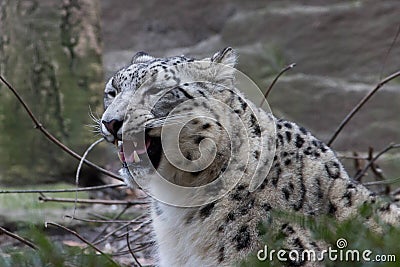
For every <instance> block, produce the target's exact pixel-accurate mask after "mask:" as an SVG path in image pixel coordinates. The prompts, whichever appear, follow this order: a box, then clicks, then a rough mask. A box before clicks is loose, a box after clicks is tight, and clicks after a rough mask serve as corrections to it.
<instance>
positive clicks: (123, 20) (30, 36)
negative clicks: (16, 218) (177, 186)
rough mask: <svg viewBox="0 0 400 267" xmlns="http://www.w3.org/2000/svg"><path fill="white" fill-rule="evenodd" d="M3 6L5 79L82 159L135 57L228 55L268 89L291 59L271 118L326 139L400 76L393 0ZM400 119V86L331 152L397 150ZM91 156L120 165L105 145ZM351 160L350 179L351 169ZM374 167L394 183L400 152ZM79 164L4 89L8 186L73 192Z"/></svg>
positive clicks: (29, 2) (0, 168) (0, 29)
mask: <svg viewBox="0 0 400 267" xmlns="http://www.w3.org/2000/svg"><path fill="white" fill-rule="evenodd" d="M0 5H1V8H0V73H1V75H3V76H4V77H5V78H6V79H7V80H8V81H9V82H10V83H11V84H12V85H14V86H15V88H17V89H18V91H19V92H20V94H21V96H22V97H23V99H24V100H25V101H26V102H27V103H28V104H29V106H30V107H31V108H32V111H33V112H34V113H35V114H36V115H37V117H38V119H39V120H40V121H41V122H42V123H43V125H44V126H45V127H46V128H47V129H48V130H49V131H50V132H52V133H53V134H54V135H55V136H56V137H57V138H59V139H60V140H61V141H62V142H64V143H65V144H67V145H68V146H70V147H71V148H73V149H74V150H75V151H76V152H78V153H80V154H82V153H83V151H84V150H85V149H86V148H87V147H88V146H89V145H90V144H91V143H92V142H94V141H95V140H96V139H98V138H99V137H100V136H98V135H97V136H96V133H93V131H92V130H93V129H92V128H91V127H88V125H89V124H93V123H94V122H93V121H92V120H91V119H90V116H89V113H93V114H94V116H96V117H100V116H101V114H102V97H103V92H102V91H103V87H104V84H105V82H106V80H107V79H108V78H109V77H110V76H111V75H112V74H113V73H114V72H115V71H116V70H118V69H119V68H121V67H122V66H125V65H127V64H128V63H129V62H130V59H131V57H132V56H133V55H134V54H135V53H136V52H138V51H146V52H148V53H150V54H152V55H153V56H158V57H164V56H172V55H180V54H185V55H188V56H193V57H199V58H201V57H208V56H210V55H212V54H213V53H214V52H215V51H217V50H219V49H221V48H224V47H226V46H232V47H233V48H234V49H236V50H237V51H238V53H239V64H238V69H239V70H241V71H242V72H244V73H245V74H247V75H248V76H249V77H250V78H252V79H253V80H254V81H255V82H256V83H257V84H258V86H259V87H260V88H262V89H265V88H267V87H268V85H269V84H270V82H271V81H272V79H273V78H274V77H275V76H276V74H277V73H278V72H279V71H280V70H281V69H282V68H283V67H284V66H286V65H288V64H289V63H293V62H296V63H297V67H295V68H294V69H293V70H291V71H289V72H287V73H286V74H285V75H284V76H283V77H281V78H280V79H279V81H278V83H277V84H276V85H275V87H274V90H273V92H272V93H271V94H270V96H269V98H268V103H269V104H270V107H271V109H272V110H273V112H274V114H275V115H276V116H278V117H282V118H285V119H288V120H292V121H295V122H297V123H298V124H300V125H302V126H304V127H306V128H308V129H310V130H311V131H312V132H313V133H314V134H315V135H316V136H317V137H318V138H320V139H321V140H323V141H328V140H329V137H330V136H331V134H332V133H333V132H334V130H335V128H336V127H337V126H338V125H339V123H340V122H341V120H342V119H343V118H344V117H345V115H346V114H347V113H348V112H349V111H350V110H351V109H352V107H354V106H355V105H356V104H357V103H358V102H359V100H360V99H361V98H362V97H363V96H364V95H366V94H367V93H368V91H370V90H372V89H373V88H374V87H375V85H376V84H377V83H378V82H379V80H381V79H382V78H383V77H385V76H387V75H389V74H391V73H392V72H394V71H396V70H399V69H400V61H399V59H400V40H397V42H396V43H394V44H393V45H392V42H393V40H394V39H395V37H396V33H397V32H398V29H399V27H400V17H399V10H400V2H399V1H396V0H393V1H375V0H365V1H334V0H332V1H322V0H319V1H318V0H307V1H286V0H283V1H282V0H279V1H278V0H277V1H261V0H252V1H241V0H230V1H228V0H219V1H212V0H195V1H172V0H136V1H130V0H115V1H108V0H63V1H53V0H40V1H39V0H0ZM399 114H400V80H399V79H397V80H395V81H392V82H391V83H390V84H388V85H386V86H385V87H384V88H382V89H381V90H380V91H379V92H378V93H377V94H376V95H375V96H374V97H373V99H372V100H371V101H369V102H368V103H367V104H366V105H365V106H364V108H363V109H362V110H361V111H360V112H359V113H358V114H357V115H356V116H355V117H354V118H353V120H352V121H351V122H350V123H349V124H348V125H347V126H346V127H345V129H344V130H343V132H342V133H341V134H340V135H339V137H338V138H337V140H336V141H335V142H334V143H333V145H332V148H333V149H335V150H337V151H338V153H339V154H341V155H352V152H353V151H357V152H359V155H366V152H367V151H368V149H369V147H373V149H374V151H379V150H381V149H383V148H384V147H386V146H387V145H388V144H389V143H392V142H397V143H399V142H400V119H399ZM89 159H90V160H92V161H94V162H97V163H99V164H100V165H102V166H105V167H106V168H108V169H110V170H112V171H115V170H117V169H118V168H119V164H118V162H117V160H116V156H115V153H114V151H113V150H112V148H111V147H110V146H109V145H108V144H101V145H100V146H99V147H97V148H96V149H95V150H94V151H93V152H92V153H91V154H90V155H89ZM344 161H345V163H346V166H347V167H348V168H349V172H350V174H352V175H353V174H354V173H355V171H354V168H353V164H354V162H353V160H344ZM379 164H380V167H381V169H382V170H383V171H384V173H385V177H386V178H388V179H393V178H399V175H400V153H399V151H396V150H392V151H390V153H387V154H385V155H384V156H383V157H382V158H381V159H380V161H379ZM77 165H78V162H77V161H76V160H75V159H72V158H71V157H70V156H68V155H67V154H66V153H65V152H63V151H61V150H60V149H59V148H58V147H56V146H55V145H54V144H52V143H50V142H49V141H48V140H47V139H45V138H44V137H43V135H42V134H41V133H40V132H39V131H38V130H36V129H34V128H33V123H32V122H31V120H30V119H29V118H28V116H27V115H26V113H25V111H24V110H23V109H22V107H21V105H20V104H19V103H18V102H17V101H16V99H15V97H14V96H13V95H12V94H11V92H10V91H9V90H8V89H7V88H6V87H5V86H4V85H3V84H0V186H1V189H4V188H19V187H21V186H25V187H28V188H33V187H34V186H37V185H42V184H44V183H46V184H51V185H50V187H51V186H55V185H56V184H58V183H60V182H62V183H63V185H64V183H67V184H68V183H73V182H74V180H75V170H76V167H77ZM103 182H104V179H103V178H102V176H101V175H100V174H99V173H96V172H95V171H93V170H91V169H89V168H85V169H84V170H83V174H82V176H81V184H82V185H93V184H99V183H103ZM57 186H58V187H60V186H59V185H57ZM61 187H62V186H61ZM16 198H17V197H16ZM6 200H7V201H8V202H6ZM0 201H3V202H0V203H1V204H0V214H7V213H8V212H9V211H10V210H14V209H15V206H14V204H10V195H7V197H6V198H5V197H4V195H3V196H2V195H0ZM11 202H12V201H11ZM2 217H4V218H3V220H6V219H5V217H6V216H2V215H0V219H1V218H2Z"/></svg>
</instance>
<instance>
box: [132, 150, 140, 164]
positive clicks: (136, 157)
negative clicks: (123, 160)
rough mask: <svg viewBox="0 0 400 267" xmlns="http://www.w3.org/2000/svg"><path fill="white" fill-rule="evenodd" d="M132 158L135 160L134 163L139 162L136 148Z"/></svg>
mask: <svg viewBox="0 0 400 267" xmlns="http://www.w3.org/2000/svg"><path fill="white" fill-rule="evenodd" d="M133 160H134V161H135V163H139V162H140V158H139V155H138V153H137V152H136V150H134V151H133Z"/></svg>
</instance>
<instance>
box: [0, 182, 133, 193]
mask: <svg viewBox="0 0 400 267" xmlns="http://www.w3.org/2000/svg"><path fill="white" fill-rule="evenodd" d="M121 186H126V184H106V185H98V186H89V187H81V188H73V189H27V190H0V194H26V193H66V192H76V191H78V192H81V191H97V190H100V189H106V188H116V187H121Z"/></svg>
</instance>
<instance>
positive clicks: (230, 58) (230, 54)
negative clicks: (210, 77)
mask: <svg viewBox="0 0 400 267" xmlns="http://www.w3.org/2000/svg"><path fill="white" fill-rule="evenodd" d="M236 61H237V54H236V51H235V50H233V49H232V47H226V48H224V49H222V50H221V51H218V52H217V53H215V54H214V55H213V56H212V57H211V62H215V63H221V64H224V65H227V66H229V67H232V68H233V67H235V65H236Z"/></svg>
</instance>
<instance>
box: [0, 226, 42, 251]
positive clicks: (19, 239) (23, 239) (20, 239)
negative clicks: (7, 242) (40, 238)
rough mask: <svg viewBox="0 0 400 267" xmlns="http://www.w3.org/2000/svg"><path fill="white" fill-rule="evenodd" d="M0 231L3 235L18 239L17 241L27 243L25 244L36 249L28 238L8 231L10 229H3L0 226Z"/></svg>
mask: <svg viewBox="0 0 400 267" xmlns="http://www.w3.org/2000/svg"><path fill="white" fill-rule="evenodd" d="M0 233H4V234H5V235H8V236H9V237H12V238H14V239H16V240H18V241H19V242H21V243H23V244H25V245H27V246H28V247H30V248H33V249H35V250H37V249H38V247H37V246H36V245H35V244H33V243H32V242H31V241H29V240H27V239H25V238H23V237H20V236H19V235H17V234H14V233H12V232H10V231H8V230H6V229H4V228H3V227H1V226H0Z"/></svg>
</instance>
